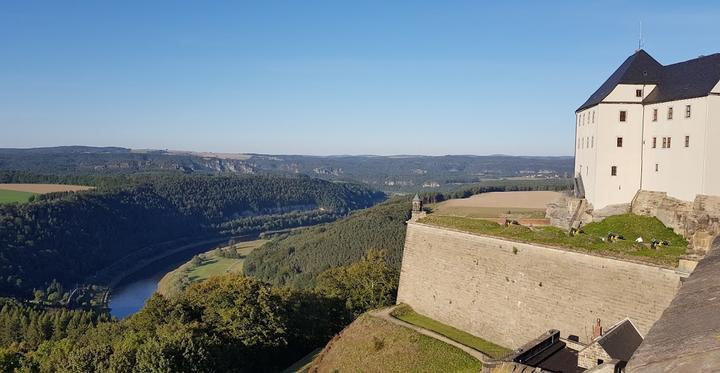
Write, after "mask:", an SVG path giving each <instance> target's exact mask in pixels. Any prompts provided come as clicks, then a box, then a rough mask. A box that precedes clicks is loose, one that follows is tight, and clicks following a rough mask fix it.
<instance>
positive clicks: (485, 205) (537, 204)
mask: <svg viewBox="0 0 720 373" xmlns="http://www.w3.org/2000/svg"><path fill="white" fill-rule="evenodd" d="M560 196H561V193H559V192H551V191H532V192H492V193H482V194H477V195H474V196H472V197H469V198H461V199H451V200H447V201H444V202H441V203H437V204H433V205H429V206H428V207H429V208H430V209H431V210H432V212H433V213H434V214H437V215H449V216H462V217H468V218H499V217H512V218H543V217H545V208H546V206H547V205H548V204H549V203H551V202H553V201H555V200H557V199H558V198H560Z"/></svg>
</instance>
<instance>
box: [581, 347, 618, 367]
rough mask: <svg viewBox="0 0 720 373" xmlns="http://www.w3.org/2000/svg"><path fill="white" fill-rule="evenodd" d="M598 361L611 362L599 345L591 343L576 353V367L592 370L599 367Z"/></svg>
mask: <svg viewBox="0 0 720 373" xmlns="http://www.w3.org/2000/svg"><path fill="white" fill-rule="evenodd" d="M598 359H600V360H602V361H603V363H604V362H606V361H610V360H612V358H611V357H610V355H608V353H607V352H605V350H603V348H602V346H600V344H599V343H592V344H590V346H587V348H585V349H583V350H582V351H580V352H579V353H578V366H579V367H581V368H585V369H590V368H594V367H596V366H598V365H599V364H598Z"/></svg>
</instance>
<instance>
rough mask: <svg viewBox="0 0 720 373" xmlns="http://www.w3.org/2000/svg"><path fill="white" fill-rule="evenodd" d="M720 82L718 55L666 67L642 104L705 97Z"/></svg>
mask: <svg viewBox="0 0 720 373" xmlns="http://www.w3.org/2000/svg"><path fill="white" fill-rule="evenodd" d="M719 80H720V53H716V54H713V55H710V56H705V57H700V58H696V59H694V60H690V61H685V62H680V63H676V64H673V65H668V66H665V67H664V68H663V74H662V80H661V82H660V84H659V85H658V87H657V88H656V89H655V90H653V91H652V92H651V93H650V94H649V95H648V97H646V98H645V100H643V103H646V104H653V103H656V102H666V101H674V100H680V99H684V98H693V97H702V96H707V95H708V93H710V91H712V89H713V87H715V84H717V82H718V81H719Z"/></svg>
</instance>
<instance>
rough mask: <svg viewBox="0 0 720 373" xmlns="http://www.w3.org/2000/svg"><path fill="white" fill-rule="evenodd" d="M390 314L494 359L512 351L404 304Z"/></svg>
mask: <svg viewBox="0 0 720 373" xmlns="http://www.w3.org/2000/svg"><path fill="white" fill-rule="evenodd" d="M391 316H392V317H394V318H396V319H399V320H402V321H405V322H407V323H410V324H413V325H415V326H419V327H421V328H424V329H427V330H431V331H433V332H435V333H438V334H440V335H443V336H445V337H447V338H450V339H452V340H453V341H455V342H458V343H460V344H462V345H465V346H468V347H470V348H472V349H475V350H477V351H480V352H482V353H484V354H485V355H488V356H490V357H492V358H495V359H498V358H501V357H503V356H505V355H507V354H509V353H510V352H511V351H512V350H510V349H509V348H506V347H502V346H499V345H496V344H495V343H492V342H490V341H486V340H484V339H482V338H480V337H476V336H474V335H472V334H470V333H466V332H464V331H462V330H460V329H456V328H453V327H452V326H449V325H445V324H443V323H441V322H439V321H436V320H433V319H431V318H429V317H427V316H423V315H421V314H419V313H417V312H415V311H413V309H412V308H411V307H410V306H408V305H406V304H401V305H399V306H397V307H396V308H395V310H393V312H392V313H391Z"/></svg>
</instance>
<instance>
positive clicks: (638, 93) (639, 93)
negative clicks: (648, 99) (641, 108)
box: [635, 89, 642, 97]
mask: <svg viewBox="0 0 720 373" xmlns="http://www.w3.org/2000/svg"><path fill="white" fill-rule="evenodd" d="M635 97H642V89H636V90H635Z"/></svg>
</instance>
